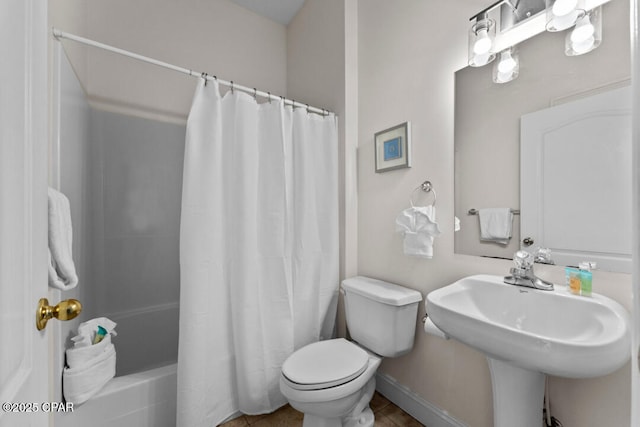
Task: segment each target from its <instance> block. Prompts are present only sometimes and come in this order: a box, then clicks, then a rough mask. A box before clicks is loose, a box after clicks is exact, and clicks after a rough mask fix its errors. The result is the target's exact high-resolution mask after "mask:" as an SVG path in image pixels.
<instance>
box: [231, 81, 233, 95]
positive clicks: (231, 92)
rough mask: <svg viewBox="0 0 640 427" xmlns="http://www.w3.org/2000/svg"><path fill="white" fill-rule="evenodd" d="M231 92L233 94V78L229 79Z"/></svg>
mask: <svg viewBox="0 0 640 427" xmlns="http://www.w3.org/2000/svg"><path fill="white" fill-rule="evenodd" d="M231 94H232V95H233V80H231Z"/></svg>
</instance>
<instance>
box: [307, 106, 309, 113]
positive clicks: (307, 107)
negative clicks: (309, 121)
mask: <svg viewBox="0 0 640 427" xmlns="http://www.w3.org/2000/svg"><path fill="white" fill-rule="evenodd" d="M308 114H309V104H307V115H308Z"/></svg>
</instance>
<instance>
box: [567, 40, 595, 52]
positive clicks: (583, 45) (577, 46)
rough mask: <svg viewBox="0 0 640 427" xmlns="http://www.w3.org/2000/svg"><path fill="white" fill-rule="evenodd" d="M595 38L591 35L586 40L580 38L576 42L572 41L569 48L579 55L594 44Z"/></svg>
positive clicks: (587, 50)
mask: <svg viewBox="0 0 640 427" xmlns="http://www.w3.org/2000/svg"><path fill="white" fill-rule="evenodd" d="M595 42H596V39H595V37H593V36H591V37H589V38H588V39H586V40H580V41H578V42H573V43H572V44H571V48H572V49H573V50H574V52H575V53H576V54H578V55H581V54H583V53H587V52H589V51H590V50H591V48H592V47H593V45H594V44H595Z"/></svg>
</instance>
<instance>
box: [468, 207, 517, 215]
mask: <svg viewBox="0 0 640 427" xmlns="http://www.w3.org/2000/svg"><path fill="white" fill-rule="evenodd" d="M467 213H468V214H469V215H478V210H477V209H474V208H471V209H469V212H467ZM511 213H512V214H514V215H520V209H511Z"/></svg>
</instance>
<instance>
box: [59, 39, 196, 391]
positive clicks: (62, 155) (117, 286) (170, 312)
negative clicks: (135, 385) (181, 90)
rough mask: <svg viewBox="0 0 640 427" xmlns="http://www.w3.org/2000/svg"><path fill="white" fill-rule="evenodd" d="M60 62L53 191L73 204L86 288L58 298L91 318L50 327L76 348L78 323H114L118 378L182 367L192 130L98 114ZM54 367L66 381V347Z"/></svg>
mask: <svg viewBox="0 0 640 427" xmlns="http://www.w3.org/2000/svg"><path fill="white" fill-rule="evenodd" d="M56 57H57V58H56V61H58V59H59V63H56V65H55V66H56V68H57V70H58V72H57V77H56V80H57V82H59V91H58V92H59V94H58V95H57V99H58V100H59V101H57V105H58V108H57V109H56V110H57V114H58V115H59V118H58V119H57V120H54V137H53V138H52V140H53V143H52V145H51V150H50V153H51V155H50V185H51V186H52V187H55V188H58V189H60V190H61V191H62V192H63V193H64V194H65V195H66V196H67V197H68V198H69V201H70V205H71V217H72V223H73V257H74V262H75V265H76V269H77V272H78V276H79V284H78V287H77V288H76V289H74V290H71V291H65V292H59V291H55V292H53V297H52V298H55V299H56V301H55V302H57V300H59V299H67V298H77V299H79V300H80V301H81V302H82V303H83V312H82V313H81V315H80V316H79V317H78V318H77V319H74V320H73V321H70V322H64V323H63V322H52V326H53V327H54V328H55V334H56V335H57V336H58V337H59V339H60V340H61V341H62V342H63V346H64V347H68V346H69V345H70V341H69V338H70V337H71V336H73V335H74V334H75V332H76V329H77V326H78V324H79V323H80V322H83V321H86V320H89V319H91V318H94V317H102V316H106V317H109V318H111V319H112V320H114V321H115V322H116V323H118V326H117V328H116V331H117V332H118V334H119V335H118V337H116V338H115V340H114V342H115V345H116V351H117V354H118V362H117V374H118V375H123V374H127V373H130V372H134V371H137V370H140V369H143V368H148V367H152V366H157V365H161V364H165V363H169V362H172V361H175V360H176V359H177V345H178V306H179V292H180V286H179V283H180V269H179V232H180V203H181V194H182V163H183V155H184V137H185V126H184V125H178V124H171V123H164V122H159V121H154V120H148V119H144V118H140V117H134V116H125V115H121V114H116V113H110V112H106V111H101V110H97V109H94V108H92V107H90V105H89V103H88V102H87V100H86V96H85V93H84V90H83V88H82V86H81V85H80V83H79V81H78V79H77V77H76V75H75V73H74V70H73V69H72V67H71V65H70V64H69V62H68V60H67V58H66V56H65V54H64V52H62V51H61V52H57V53H56ZM55 86H58V85H55ZM54 92H56V91H55V90H54ZM51 302H53V301H51ZM54 325H55V326H54ZM54 363H55V366H56V374H55V377H56V378H59V375H58V372H60V373H61V370H62V366H63V363H64V348H63V349H61V352H60V353H59V354H57V355H56V360H55V361H54ZM56 389H57V390H59V389H60V387H58V386H56Z"/></svg>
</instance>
